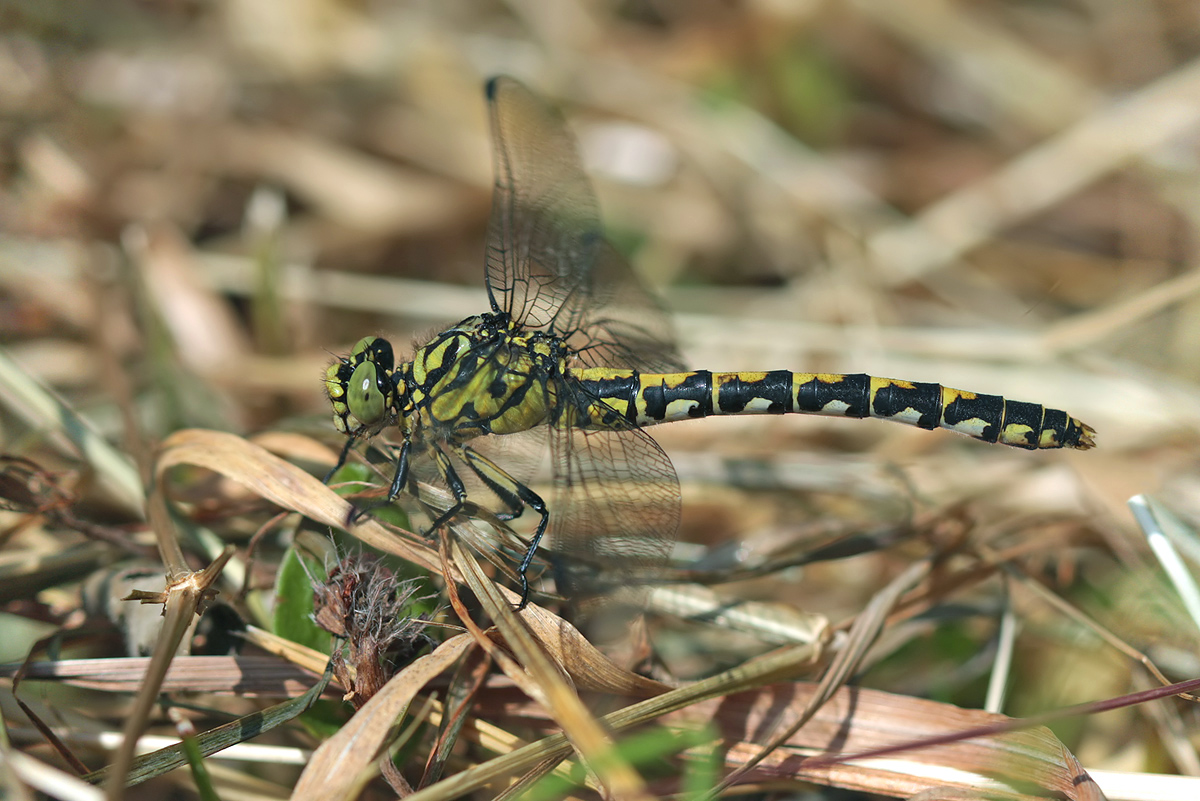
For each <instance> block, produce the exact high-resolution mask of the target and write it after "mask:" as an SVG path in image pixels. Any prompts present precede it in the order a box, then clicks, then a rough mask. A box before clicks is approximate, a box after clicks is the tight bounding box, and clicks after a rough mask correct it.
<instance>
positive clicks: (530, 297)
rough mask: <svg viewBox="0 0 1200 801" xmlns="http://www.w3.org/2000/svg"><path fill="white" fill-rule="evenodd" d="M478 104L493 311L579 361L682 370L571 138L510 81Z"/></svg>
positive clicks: (661, 317) (662, 319)
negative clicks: (491, 168)
mask: <svg viewBox="0 0 1200 801" xmlns="http://www.w3.org/2000/svg"><path fill="white" fill-rule="evenodd" d="M487 97H488V103H489V111H490V115H491V125H492V142H493V147H494V149H495V154H494V158H495V169H496V185H495V194H494V197H493V200H492V214H491V218H490V220H489V222H488V243H487V256H486V262H487V264H486V267H487V269H486V275H487V289H488V297H489V299H490V301H491V304H492V309H493V311H498V312H507V313H508V314H509V315H511V316H512V318H513V319H514V320H516V321H517V322H519V323H521V324H522V325H524V326H526V327H528V328H533V329H542V330H546V331H549V332H551V333H553V334H555V335H557V336H560V337H562V338H563V339H565V340H566V341H567V343H568V344H569V345H571V346H572V347H573V348H575V349H577V350H578V352H579V355H580V358H581V359H582V360H583V361H584V363H586V364H590V365H594V366H620V367H632V368H635V369H640V370H648V371H657V372H666V371H670V370H675V369H682V366H681V362H680V359H679V356H678V353H677V351H676V349H675V345H674V342H673V339H672V335H671V326H670V323H669V320H668V318H667V315H666V313H665V312H664V310H663V309H662V307H661V306H659V304H658V303H657V301H656V300H655V299H654V298H653V297H652V296H651V295H650V294H649V293H648V292H647V291H646V290H645V289H644V288H643V287H642V286H641V284H640V283H639V282H638V280H637V278H636V276H634V274H633V271H632V270H631V269H630V267H629V265H628V263H626V261H625V259H624V258H622V257H621V255H620V254H619V253H618V252H617V251H616V250H615V249H614V248H613V246H612V245H611V244H610V243H609V241H608V239H607V238H606V237H605V235H604V229H603V227H602V226H601V223H600V212H599V206H598V204H597V202H596V195H595V192H594V191H593V190H592V186H591V183H590V182H589V181H588V177H587V174H586V173H585V172H584V170H583V164H582V161H581V160H580V157H579V149H578V147H577V146H576V143H575V138H574V137H573V136H572V135H571V133H570V131H569V130H568V129H567V126H566V123H565V121H564V120H563V118H562V115H561V114H559V112H558V111H557V110H556V109H554V108H552V107H551V106H549V105H547V104H546V103H545V102H544V101H542V100H541V99H540V98H538V97H537V96H536V95H534V94H533V93H532V92H530V91H529V90H528V89H527V88H525V87H524V86H523V85H522V84H520V83H519V82H517V81H515V80H513V79H512V78H505V77H500V78H493V79H492V80H491V81H489V82H488V85H487Z"/></svg>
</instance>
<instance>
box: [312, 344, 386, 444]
mask: <svg viewBox="0 0 1200 801" xmlns="http://www.w3.org/2000/svg"><path fill="white" fill-rule="evenodd" d="M395 365H396V359H395V357H394V356H393V355H392V345H391V343H390V342H388V341H387V340H386V339H382V338H380V337H363V338H362V339H360V340H359V341H358V344H356V345H355V346H354V350H352V351H350V355H349V356H347V357H345V358H344V359H339V360H338V361H336V362H334V363H333V364H331V365H329V369H328V370H326V371H325V390H326V391H327V392H328V393H329V403H330V404H331V405H332V406H333V425H334V426H335V427H336V428H337V430H338V431H340V432H342V433H343V434H349V435H351V436H357V435H360V434H374V433H376V432H378V431H379V430H380V429H381V428H383V427H384V426H385V425H387V423H388V421H389V420H390V419H391V418H392V416H393V414H394V410H395V402H396V387H395V383H394V380H393V376H392V371H393V368H394V367H395Z"/></svg>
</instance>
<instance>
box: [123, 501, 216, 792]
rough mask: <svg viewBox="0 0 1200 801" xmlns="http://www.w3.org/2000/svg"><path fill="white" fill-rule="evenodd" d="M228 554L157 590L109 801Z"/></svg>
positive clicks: (130, 762)
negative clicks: (159, 621)
mask: <svg viewBox="0 0 1200 801" xmlns="http://www.w3.org/2000/svg"><path fill="white" fill-rule="evenodd" d="M152 509H153V506H152ZM156 517H157V515H156ZM154 523H155V525H156V527H158V526H165V525H166V523H167V521H166V520H165V519H161V520H155V521H154ZM167 528H168V530H173V529H170V528H169V527H167ZM164 536H169V535H163V534H159V537H160V539H161V538H162V537H164ZM231 556H233V548H232V546H230V548H228V549H227V550H226V551H225V553H224V554H222V556H221V557H220V558H218V560H217V561H215V562H213V563H212V564H211V565H209V566H208V567H207V568H206V569H205V570H203V571H201V572H198V573H191V574H186V575H183V576H180V575H178V574H176V575H175V576H173V577H172V581H171V583H170V584H169V585H168V586H167V589H166V590H165V591H164V592H163V593H161V595H162V596H163V598H162V599H161V600H160V601H159V602H161V603H163V604H164V606H163V618H164V620H163V626H162V631H161V632H160V633H159V637H158V642H157V643H156V644H155V646H154V654H153V656H152V657H151V660H150V665H149V667H148V668H147V670H146V681H145V683H144V684H143V685H142V686H141V687H140V688H139V690H138V695H137V697H136V698H135V699H134V703H133V709H131V710H130V712H129V715H128V718H127V720H126V724H125V728H124V731H123V735H124V740H123V741H122V743H121V747H120V749H118V751H117V755H116V757H115V758H114V759H113V763H112V765H111V766H110V768H109V770H110V771H111V772H110V773H109V776H108V780H107V782H106V790H105V795H106V796H107V797H108V799H109V801H120V799H121V798H123V797H124V795H125V786H126V784H125V782H126V774H128V773H129V768H130V765H132V764H133V755H134V753H135V749H136V748H137V740H138V737H140V736H141V734H142V732H143V731H145V728H146V723H147V721H148V720H149V718H150V711H151V710H152V709H153V707H154V705H155V704H156V703H157V702H158V694H159V691H160V689H161V687H162V683H163V679H164V677H165V676H166V675H167V669H168V668H169V667H170V665H171V660H172V659H173V658H174V656H175V653H176V651H177V650H178V648H179V643H180V642H181V641H182V640H183V636H184V634H186V633H187V631H188V629H189V627H190V626H191V623H192V619H193V618H194V617H195V616H196V615H198V614H200V612H201V611H202V610H203V605H204V604H205V603H207V601H209V600H211V598H212V590H211V589H210V587H211V586H212V583H213V582H214V581H215V580H216V578H217V576H218V575H219V574H220V572H221V568H222V567H223V566H224V564H225V562H227V561H228V560H229V558H230V557H231ZM133 599H134V596H131V597H130V598H129V599H126V600H133ZM139 600H142V602H143V603H150V602H153V601H151V600H150V599H149V598H139Z"/></svg>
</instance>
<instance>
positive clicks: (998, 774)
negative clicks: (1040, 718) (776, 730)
mask: <svg viewBox="0 0 1200 801" xmlns="http://www.w3.org/2000/svg"><path fill="white" fill-rule="evenodd" d="M822 695H823V693H822V691H821V689H820V688H819V687H818V686H817V685H814V684H812V683H809V682H797V683H793V684H781V685H773V686H770V687H766V688H763V689H761V690H758V691H756V692H753V693H743V694H740V695H734V696H729V697H725V698H720V699H715V700H711V701H707V702H705V703H703V704H700V705H697V706H694V707H691V708H688V709H686V710H683V711H681V712H679V713H677V714H675V715H672V716H671V717H670V718H668V719H667V721H668V722H670V723H673V724H676V725H688V726H698V725H701V724H704V723H710V724H713V725H715V726H717V728H718V730H720V731H721V732H722V734H723V737H724V739H725V741H726V743H727V745H728V750H727V752H726V761H727V764H728V765H729V766H730V767H735V768H739V769H738V770H737V773H739V774H740V773H742V772H743V769H744V768H748V767H749V766H751V765H755V764H756V765H757V767H756V768H755V769H754V770H753V771H752V772H749V773H748V775H747V776H746V777H745V778H746V779H748V780H756V779H757V780H763V779H768V778H773V779H781V778H789V779H797V780H805V781H816V782H819V783H821V784H831V785H834V786H838V787H844V788H847V789H855V790H861V791H864V792H874V793H883V794H886V795H891V796H898V797H908V796H910V795H913V794H915V793H918V792H922V791H928V790H932V789H934V788H937V787H941V786H944V785H947V784H952V785H956V786H958V787H960V788H962V789H964V790H976V791H979V790H989V791H991V792H996V793H998V797H1001V798H1024V799H1032V798H1043V797H1045V795H1044V793H1046V792H1050V793H1061V794H1062V795H1061V796H1059V797H1063V798H1070V799H1079V800H1080V801H1082V799H1085V798H1088V797H1089V796H1088V795H1086V794H1085V793H1084V792H1083V791H1082V790H1078V789H1074V788H1077V787H1079V786H1081V784H1082V782H1081V781H1080V777H1085V776H1086V774H1083V772H1082V770H1081V769H1080V768H1079V766H1078V763H1077V762H1076V761H1075V760H1074V757H1072V756H1071V754H1070V753H1069V752H1068V751H1067V750H1066V749H1065V747H1064V746H1063V744H1062V743H1061V742H1059V741H1058V739H1057V738H1056V737H1054V735H1053V734H1052V733H1051V732H1050V731H1049V730H1048V729H1045V728H1041V727H1039V728H1034V729H1030V730H1027V731H1008V732H1003V733H994V734H991V735H989V736H978V737H976V738H975V739H969V740H965V739H960V738H961V737H963V736H964V733H966V736H970V734H971V733H978V730H979V729H981V728H982V727H987V726H997V725H1005V724H1013V723H1016V722H1015V721H1013V720H1012V719H1010V718H1006V717H1004V716H1003V715H995V714H992V713H988V712H982V711H979V710H970V709H962V708H960V707H956V706H953V705H950V704H942V703H938V702H934V701H926V700H922V699H916V698H910V697H907V696H901V695H893V694H891V693H884V692H879V691H874V690H866V689H858V688H847V687H843V688H841V689H839V690H837V691H836V692H834V693H833V694H832V695H831V696H829V697H828V699H827V700H826V701H825V703H823V704H821V705H820V706H819V707H818V708H816V710H815V712H813V713H812V714H811V715H810V716H809V719H808V722H807V724H806V725H805V726H804V727H803V728H801V729H799V730H798V731H796V732H793V733H792V734H791V735H790V736H789V737H788V738H787V739H786V741H785V742H783V743H780V744H779V746H778V747H777V748H776V749H775V750H773V751H771V752H770V753H769V754H766V755H765V756H763V754H762V749H761V747H760V746H758V745H756V744H754V742H753V741H754V740H755V739H757V733H758V732H761V731H763V730H764V729H766V730H770V727H771V726H772V725H773V724H774V722H775V721H776V720H778V717H779V714H780V709H781V708H782V709H784V710H785V711H786V712H787V713H789V714H795V715H800V714H805V713H807V711H808V710H809V709H810V708H812V707H814V706H815V705H814V700H816V699H819V698H821V697H822ZM884 749H888V754H889V755H888V758H880V757H879V756H876V755H874V752H877V751H883V750H884ZM901 749H903V753H898V752H899V751H900V750H901ZM831 752H833V754H836V755H837V756H836V758H830V756H832V755H833V754H831ZM860 754H861V755H864V758H863V759H861V760H859V759H858V758H857V757H856V756H855V755H860ZM867 756H869V757H870V758H865V757H867ZM739 766H740V767H739ZM1023 783H1028V784H1023ZM1028 785H1033V786H1034V787H1036V788H1037V789H1036V790H1034V789H1031V788H1030V787H1029V786H1028Z"/></svg>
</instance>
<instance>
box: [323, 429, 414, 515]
mask: <svg viewBox="0 0 1200 801" xmlns="http://www.w3.org/2000/svg"><path fill="white" fill-rule="evenodd" d="M411 448H412V440H408V439H406V440H404V443H403V444H402V445H401V446H400V450H399V452H397V454H396V470H395V472H394V473H393V474H392V483H391V484H390V485H388V491H387V496H386V497H385V498H384V499H383V500H381V501H376V502H375V503H369V504H367V505H366V506H364V507H363V508H361V509H359V508H356V507H354V506H351V507H350V514H349V516H347V518H346V525H347V527H349V526H353V525H354V524H355V523H357V522H358V521H359V520H362V519H363V518H364V517H366V516H367V513H368V512H370V511H371V510H372V509H378V508H379V507H380V506H386V505H388V504H389V503H391V502H392V501H394V500H396V497H397V496H398V495H399V494H400V493H401V492H403V491H404V488H405V486H407V484H408V454H409V451H410V450H411ZM330 475H332V474H330Z"/></svg>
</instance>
